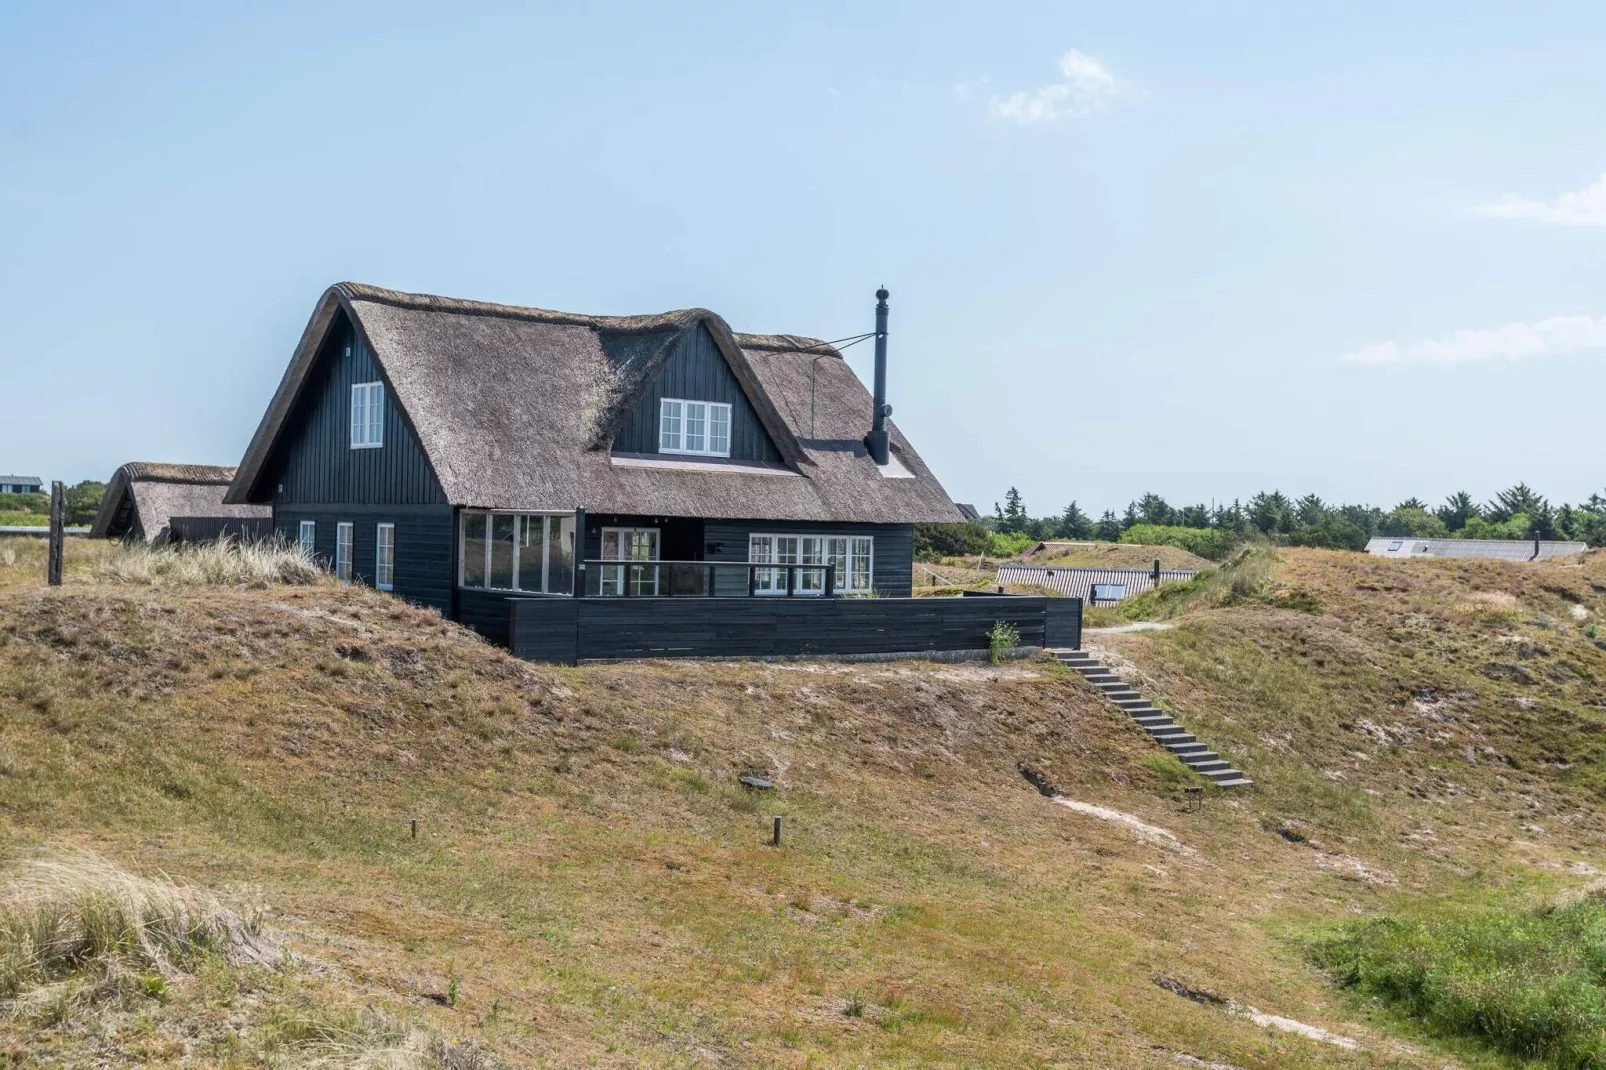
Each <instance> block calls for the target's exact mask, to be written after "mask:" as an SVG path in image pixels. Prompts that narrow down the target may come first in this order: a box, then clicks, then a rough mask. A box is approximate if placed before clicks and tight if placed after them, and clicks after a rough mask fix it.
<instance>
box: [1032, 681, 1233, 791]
mask: <svg viewBox="0 0 1606 1070" xmlns="http://www.w3.org/2000/svg"><path fill="white" fill-rule="evenodd" d="M1054 656H1055V657H1057V658H1058V659H1059V662H1060V664H1061V665H1065V666H1069V667H1070V668H1072V669H1075V670H1076V671H1077V672H1079V673H1081V674H1082V675H1083V676H1084V677H1086V678H1087V682H1088V683H1090V684H1092V685H1093V686H1094V687H1096V688H1098V689H1099V690H1100V691H1102V692H1104V697H1105V698H1107V699H1109V700H1110V701H1111V702H1113V703H1115V704H1116V705H1117V706H1119V707H1121V709H1123V710H1125V711H1126V712H1127V714H1128V715H1129V716H1130V717H1131V718H1132V719H1133V720H1134V721H1136V722H1137V723H1138V727H1139V728H1141V729H1143V730H1144V731H1145V732H1147V733H1148V734H1149V736H1150V738H1151V739H1153V740H1154V741H1155V742H1156V743H1158V744H1160V746H1162V747H1164V748H1165V749H1166V750H1168V751H1170V752H1171V753H1172V754H1175V755H1176V756H1177V757H1178V758H1180V759H1182V763H1183V764H1184V765H1186V766H1187V767H1188V768H1189V769H1192V770H1193V771H1194V772H1195V773H1198V774H1199V775H1200V776H1202V777H1204V778H1205V779H1206V780H1213V781H1215V783H1216V786H1217V787H1222V788H1247V787H1250V786H1252V785H1253V784H1254V781H1253V780H1250V779H1249V778H1248V777H1246V776H1244V775H1243V774H1242V773H1240V772H1239V771H1238V770H1236V769H1234V768H1233V767H1232V765H1231V764H1230V763H1229V762H1227V761H1225V760H1223V759H1222V757H1221V755H1219V754H1217V753H1216V752H1215V751H1213V750H1211V749H1210V748H1209V747H1208V746H1207V745H1205V744H1203V743H1200V742H1199V740H1198V738H1197V737H1195V736H1193V735H1192V734H1190V733H1189V732H1188V730H1187V729H1185V728H1183V727H1182V726H1181V725H1179V724H1177V723H1176V722H1175V721H1173V720H1172V719H1171V717H1170V715H1169V714H1167V713H1166V712H1165V711H1164V710H1159V709H1156V708H1155V707H1154V706H1152V705H1150V703H1149V700H1148V699H1146V698H1144V697H1143V696H1142V695H1140V694H1138V692H1137V690H1136V689H1135V688H1133V687H1132V686H1131V685H1130V684H1128V683H1126V682H1125V681H1124V680H1122V679H1121V678H1120V677H1118V676H1116V675H1115V674H1114V673H1113V672H1111V671H1110V670H1109V669H1106V668H1105V667H1104V666H1103V665H1101V664H1100V663H1099V660H1098V659H1097V658H1095V657H1094V656H1093V655H1092V654H1089V653H1088V652H1087V651H1085V650H1057V651H1055V652H1054Z"/></svg>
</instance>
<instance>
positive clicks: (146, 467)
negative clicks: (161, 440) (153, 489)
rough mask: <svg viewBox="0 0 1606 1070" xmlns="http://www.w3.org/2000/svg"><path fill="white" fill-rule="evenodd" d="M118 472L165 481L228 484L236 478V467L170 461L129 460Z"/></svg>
mask: <svg viewBox="0 0 1606 1070" xmlns="http://www.w3.org/2000/svg"><path fill="white" fill-rule="evenodd" d="M118 472H120V473H123V474H124V475H126V476H127V478H129V479H131V480H152V481H158V482H163V483H196V484H213V483H216V484H224V485H226V484H228V483H230V482H231V481H233V479H234V473H235V469H234V468H233V467H229V466H226V465H219V464H175V463H173V462H170V461H129V462H128V463H126V464H123V465H119V466H118Z"/></svg>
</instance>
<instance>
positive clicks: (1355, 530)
mask: <svg viewBox="0 0 1606 1070" xmlns="http://www.w3.org/2000/svg"><path fill="white" fill-rule="evenodd" d="M928 527H930V528H941V529H943V530H941V531H924V532H917V533H916V534H917V546H916V551H917V552H922V553H924V554H925V555H926V556H932V555H933V554H935V555H939V556H940V555H942V554H957V555H968V554H978V553H993V554H1002V553H1019V552H1020V549H1023V548H1025V546H1027V545H1029V544H1030V543H1031V542H1033V541H1037V540H1044V539H1064V540H1072V541H1087V540H1099V541H1105V542H1137V543H1148V544H1151V545H1175V546H1182V547H1184V548H1185V549H1188V550H1191V551H1193V552H1194V553H1198V554H1200V555H1201V556H1203V557H1210V558H1219V557H1221V556H1224V555H1225V553H1226V551H1227V550H1228V549H1230V548H1231V547H1232V546H1233V545H1235V544H1236V543H1238V542H1241V541H1243V540H1244V539H1245V538H1249V537H1253V536H1257V535H1258V536H1264V537H1267V538H1271V539H1273V540H1275V541H1277V542H1280V543H1284V544H1286V545H1290V546H1322V547H1329V548H1333V549H1348V550H1361V549H1364V548H1365V547H1366V543H1367V540H1368V539H1371V538H1374V537H1377V536H1387V537H1394V538H1458V539H1531V538H1533V537H1534V536H1535V535H1537V536H1538V537H1540V538H1542V539H1566V540H1572V541H1576V542H1584V543H1588V544H1589V545H1590V546H1603V545H1606V497H1602V496H1601V495H1599V494H1591V495H1590V496H1589V499H1588V500H1587V501H1585V502H1582V503H1580V504H1577V505H1570V504H1565V503H1564V504H1562V505H1559V506H1553V505H1552V504H1551V503H1550V501H1549V500H1548V499H1547V498H1545V497H1544V496H1543V495H1541V494H1539V493H1538V492H1537V491H1535V490H1534V489H1533V488H1531V487H1529V486H1528V485H1527V484H1526V483H1518V484H1517V485H1515V486H1513V487H1508V488H1507V489H1505V490H1503V491H1501V492H1500V493H1498V494H1496V495H1495V496H1494V498H1493V499H1491V500H1490V501H1488V502H1485V503H1482V504H1479V503H1478V502H1477V500H1476V499H1474V498H1473V497H1472V495H1471V494H1469V493H1467V492H1466V491H1457V492H1456V493H1454V494H1452V495H1450V496H1449V497H1448V498H1446V499H1445V500H1444V503H1443V504H1442V505H1439V506H1431V505H1429V504H1428V503H1426V502H1424V501H1422V500H1421V499H1419V498H1414V497H1413V498H1408V499H1406V500H1405V501H1403V502H1401V503H1399V504H1398V505H1396V506H1395V507H1394V508H1393V509H1387V510H1385V509H1381V508H1379V507H1377V506H1374V505H1348V504H1346V505H1339V504H1330V503H1328V502H1326V501H1323V500H1322V498H1321V497H1320V496H1319V495H1316V494H1307V495H1305V496H1304V497H1302V498H1290V497H1288V496H1287V495H1285V494H1283V493H1282V492H1281V491H1275V490H1274V491H1269V492H1268V491H1262V492H1261V493H1259V494H1256V495H1254V496H1253V497H1251V498H1250V499H1249V500H1248V501H1247V502H1245V501H1242V500H1239V499H1234V500H1233V501H1232V503H1231V504H1218V505H1214V506H1206V505H1203V504H1200V505H1184V506H1173V505H1172V504H1171V503H1169V502H1167V501H1166V500H1165V499H1164V498H1162V497H1161V496H1160V495H1158V494H1153V493H1149V494H1145V495H1143V496H1142V497H1141V498H1138V499H1136V500H1134V501H1132V502H1130V503H1129V504H1128V505H1127V507H1126V509H1125V511H1123V512H1121V513H1119V514H1118V513H1116V512H1115V510H1113V509H1107V510H1105V511H1104V513H1103V514H1102V515H1101V516H1100V517H1099V518H1098V519H1097V520H1095V519H1093V518H1092V517H1091V516H1089V515H1088V514H1087V513H1085V512H1084V511H1083V510H1082V509H1081V507H1080V506H1079V505H1078V504H1077V503H1076V502H1075V501H1073V502H1071V503H1070V504H1069V505H1067V506H1066V507H1065V508H1064V509H1062V510H1060V511H1059V512H1058V513H1055V514H1051V515H1048V516H1041V517H1034V516H1032V515H1031V514H1030V512H1029V511H1028V510H1027V508H1026V504H1025V502H1024V501H1023V500H1022V497H1021V493H1020V491H1019V490H1017V489H1016V488H1014V487H1010V488H1009V492H1008V493H1007V494H1005V495H1004V500H1003V503H1002V504H998V503H995V504H994V505H993V515H992V516H990V517H984V518H982V519H981V520H978V521H973V522H972V523H970V524H968V525H966V524H954V525H929V526H928Z"/></svg>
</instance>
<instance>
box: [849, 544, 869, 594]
mask: <svg viewBox="0 0 1606 1070" xmlns="http://www.w3.org/2000/svg"><path fill="white" fill-rule="evenodd" d="M872 545H873V543H872V541H871V540H870V539H868V538H855V539H854V540H853V561H852V564H851V565H850V566H849V572H848V575H849V584H848V586H849V588H850V589H851V590H855V591H868V590H869V589H870V548H871V546H872Z"/></svg>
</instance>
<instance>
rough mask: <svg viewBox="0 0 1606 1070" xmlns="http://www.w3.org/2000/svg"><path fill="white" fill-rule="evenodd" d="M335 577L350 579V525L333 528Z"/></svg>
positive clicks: (344, 524) (338, 525) (342, 524)
mask: <svg viewBox="0 0 1606 1070" xmlns="http://www.w3.org/2000/svg"><path fill="white" fill-rule="evenodd" d="M335 575H336V576H337V577H339V578H340V579H343V580H349V579H351V525H350V524H349V523H345V522H342V523H340V524H337V525H336V526H335Z"/></svg>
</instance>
